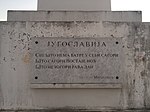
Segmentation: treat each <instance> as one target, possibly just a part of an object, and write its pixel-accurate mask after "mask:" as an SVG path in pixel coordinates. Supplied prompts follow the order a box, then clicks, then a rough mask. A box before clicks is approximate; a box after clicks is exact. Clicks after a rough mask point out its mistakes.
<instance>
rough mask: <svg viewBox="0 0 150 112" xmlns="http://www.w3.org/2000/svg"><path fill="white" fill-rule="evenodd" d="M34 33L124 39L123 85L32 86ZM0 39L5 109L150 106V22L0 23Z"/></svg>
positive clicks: (0, 84)
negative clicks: (79, 87)
mask: <svg viewBox="0 0 150 112" xmlns="http://www.w3.org/2000/svg"><path fill="white" fill-rule="evenodd" d="M34 37H40V38H46V37H49V38H50V37H70V38H73V37H78V38H80V37H92V38H96V37H97V38H101V37H102V38H104V37H105V38H121V39H122V41H123V45H124V48H123V52H124V53H125V58H124V62H123V63H122V64H123V65H124V72H125V75H124V76H123V81H122V89H31V88H30V86H31V85H30V76H31V72H30V69H31V68H30V64H31V63H30V62H31V56H30V52H31V38H34ZM0 40H1V45H0V46H1V47H0V49H1V64H0V67H1V68H0V70H1V73H0V107H1V109H52V108H58V109H59V108H63V109H85V110H91V109H92V110H93V109H95V110H98V109H104V110H105V109H106V110H107V109H113V110H114V109H127V110H128V109H142V110H139V112H142V111H143V112H146V111H147V110H146V109H148V108H150V45H149V43H150V26H149V25H148V24H147V25H146V24H145V23H119V22H0ZM129 112H130V110H129ZM131 112H134V110H133V111H131ZM136 112H138V111H137V110H136Z"/></svg>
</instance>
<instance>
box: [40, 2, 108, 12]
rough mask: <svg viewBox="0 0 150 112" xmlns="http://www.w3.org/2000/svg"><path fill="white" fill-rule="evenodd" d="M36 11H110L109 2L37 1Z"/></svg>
mask: <svg viewBox="0 0 150 112" xmlns="http://www.w3.org/2000/svg"><path fill="white" fill-rule="evenodd" d="M38 10H66V11H68V10H71V11H72V10H74V11H77V10H78V11H111V0H38Z"/></svg>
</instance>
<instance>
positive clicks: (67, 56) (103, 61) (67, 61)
mask: <svg viewBox="0 0 150 112" xmlns="http://www.w3.org/2000/svg"><path fill="white" fill-rule="evenodd" d="M31 45H32V47H31V48H32V52H31V54H32V58H31V59H32V62H31V65H32V67H31V73H32V76H31V83H32V84H111V83H112V84H113V83H114V84H117V83H121V79H122V71H123V67H122V64H123V59H124V58H123V56H124V55H123V45H122V41H121V38H120V39H119V38H118V39H115V38H63V37H62V38H57V37H56V38H50V37H43V38H42V37H38V38H37V37H35V38H32V43H31Z"/></svg>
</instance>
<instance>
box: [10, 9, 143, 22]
mask: <svg viewBox="0 0 150 112" xmlns="http://www.w3.org/2000/svg"><path fill="white" fill-rule="evenodd" d="M7 20H8V21H114V22H142V13H141V12H140V11H111V12H110V11H8V16H7Z"/></svg>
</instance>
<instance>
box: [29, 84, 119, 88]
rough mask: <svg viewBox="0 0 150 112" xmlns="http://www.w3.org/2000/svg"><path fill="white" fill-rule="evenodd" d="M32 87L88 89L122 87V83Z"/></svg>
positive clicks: (39, 86) (33, 86)
mask: <svg viewBox="0 0 150 112" xmlns="http://www.w3.org/2000/svg"><path fill="white" fill-rule="evenodd" d="M31 88H34V89H36V88H37V89H40V88H42V89H48V88H56V89H59V88H66V89H67V88H68V89H69V88H71V89H78V88H88V89H92V88H93V89H94V88H95V89H96V88H97V89H111V88H113V89H121V88H122V85H121V84H31Z"/></svg>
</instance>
